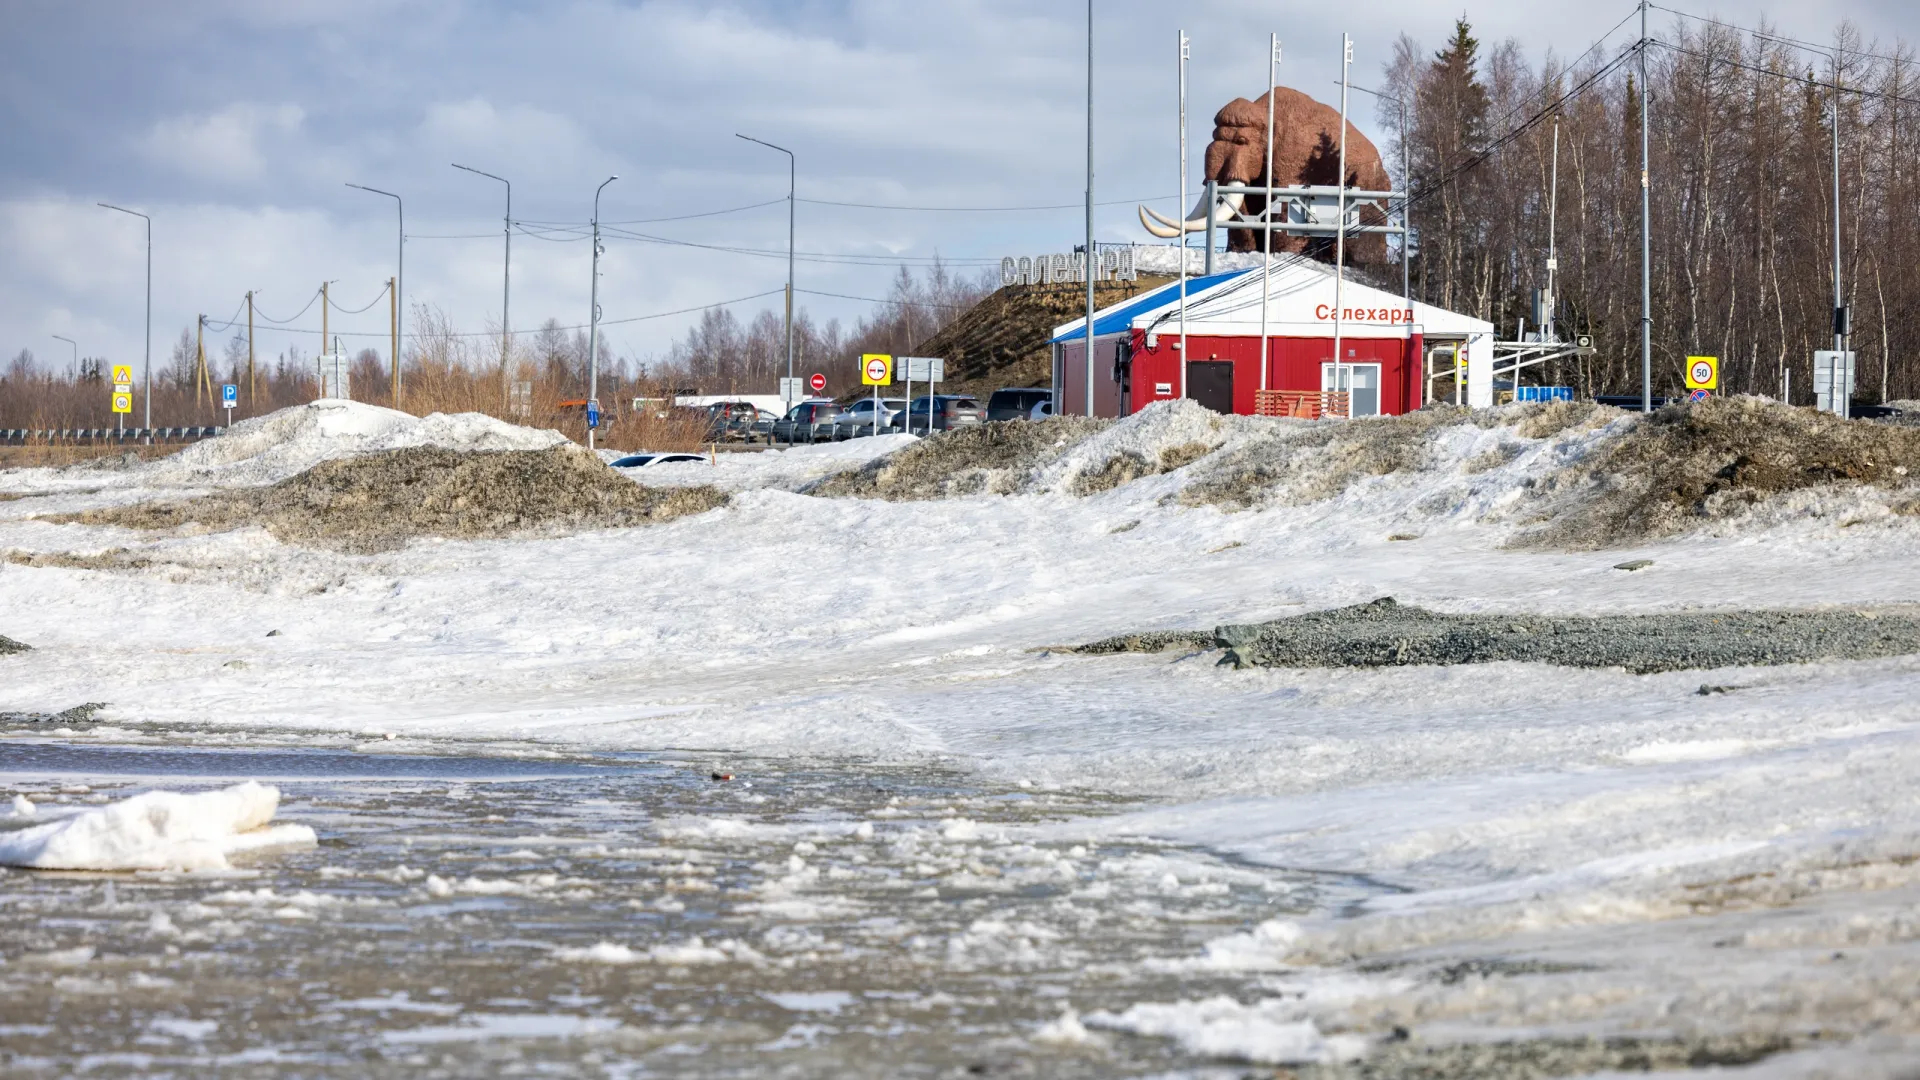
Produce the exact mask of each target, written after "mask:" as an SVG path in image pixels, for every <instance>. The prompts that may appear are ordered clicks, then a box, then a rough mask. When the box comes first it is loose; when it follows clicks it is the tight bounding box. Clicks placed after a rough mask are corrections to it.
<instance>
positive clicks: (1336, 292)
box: [1333, 34, 1353, 418]
mask: <svg viewBox="0 0 1920 1080" xmlns="http://www.w3.org/2000/svg"><path fill="white" fill-rule="evenodd" d="M1352 66H1353V39H1352V38H1351V37H1348V36H1347V35H1346V34H1341V35H1340V178H1339V180H1340V199H1339V204H1338V206H1339V210H1338V216H1337V218H1336V219H1335V222H1334V226H1333V386H1334V389H1335V390H1338V389H1339V388H1340V366H1341V363H1342V358H1341V354H1340V304H1341V303H1342V297H1343V295H1344V289H1343V286H1345V284H1346V279H1347V265H1346V264H1347V69H1349V68H1351V67H1352ZM1347 381H1348V382H1349V383H1351V382H1352V377H1351V376H1349V377H1348V380H1347ZM1347 395H1348V396H1347V416H1348V417H1349V418H1351V417H1352V416H1353V396H1352V395H1353V387H1352V386H1351V385H1349V386H1348V387H1347Z"/></svg>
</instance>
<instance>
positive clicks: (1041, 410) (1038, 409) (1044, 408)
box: [1027, 398, 1053, 420]
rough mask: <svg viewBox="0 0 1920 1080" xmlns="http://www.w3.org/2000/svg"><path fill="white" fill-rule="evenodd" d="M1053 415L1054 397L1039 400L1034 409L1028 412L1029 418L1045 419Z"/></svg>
mask: <svg viewBox="0 0 1920 1080" xmlns="http://www.w3.org/2000/svg"><path fill="white" fill-rule="evenodd" d="M1052 415H1053V399H1052V398H1046V399H1044V400H1042V401H1039V402H1037V403H1036V404H1035V405H1034V406H1033V411H1032V412H1029V413H1028V414H1027V419H1029V420H1045V419H1046V418H1047V417H1049V416H1052Z"/></svg>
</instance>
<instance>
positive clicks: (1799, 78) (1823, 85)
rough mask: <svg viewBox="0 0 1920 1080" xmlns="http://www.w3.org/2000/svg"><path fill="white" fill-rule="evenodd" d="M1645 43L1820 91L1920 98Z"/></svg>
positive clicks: (1652, 41) (1908, 100) (1892, 98)
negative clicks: (1805, 85)
mask: <svg viewBox="0 0 1920 1080" xmlns="http://www.w3.org/2000/svg"><path fill="white" fill-rule="evenodd" d="M1647 41H1648V43H1649V44H1652V45H1658V46H1660V47H1661V48H1663V49H1666V50H1668V51H1670V52H1676V53H1679V54H1681V55H1683V56H1691V57H1693V58H1694V59H1696V60H1706V61H1708V62H1710V63H1715V64H1725V65H1727V66H1728V67H1735V68H1739V69H1741V70H1742V71H1751V72H1753V73H1754V74H1756V75H1771V76H1773V77H1774V78H1776V79H1780V80H1782V81H1785V82H1791V83H1800V84H1809V83H1810V84H1812V85H1814V86H1817V87H1819V88H1820V89H1822V90H1835V89H1837V90H1839V91H1840V92H1841V93H1843V94H1858V95H1859V96H1861V97H1870V98H1878V99H1880V100H1882V101H1898V102H1901V103H1902V104H1906V105H1920V98H1910V97H1903V96H1901V95H1899V94H1889V93H1886V92H1885V91H1882V90H1866V89H1861V88H1857V87H1852V86H1840V87H1835V86H1834V85H1833V84H1832V83H1827V82H1821V81H1819V80H1818V79H1809V78H1807V77H1806V76H1804V75H1795V74H1790V73H1787V72H1783V71H1775V70H1773V69H1771V68H1763V67H1758V66H1756V65H1754V64H1746V63H1742V62H1740V61H1738V60H1731V59H1728V58H1727V57H1724V56H1713V55H1711V54H1709V53H1703V52H1697V51H1695V50H1693V49H1687V48H1682V47H1681V46H1679V45H1675V44H1673V43H1671V42H1667V41H1661V40H1660V39H1659V38H1648V39H1647Z"/></svg>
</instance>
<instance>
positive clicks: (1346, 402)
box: [1253, 390, 1353, 420]
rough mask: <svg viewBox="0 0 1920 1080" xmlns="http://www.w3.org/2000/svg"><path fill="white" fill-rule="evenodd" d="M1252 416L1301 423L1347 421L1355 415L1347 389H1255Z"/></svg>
mask: <svg viewBox="0 0 1920 1080" xmlns="http://www.w3.org/2000/svg"><path fill="white" fill-rule="evenodd" d="M1253 413H1254V415H1255V416H1290V417H1294V418H1295V419H1300V420H1321V419H1333V418H1339V419H1346V418H1347V417H1349V416H1352V415H1353V404H1352V400H1351V395H1349V394H1348V392H1347V391H1345V390H1255V391H1254V392H1253Z"/></svg>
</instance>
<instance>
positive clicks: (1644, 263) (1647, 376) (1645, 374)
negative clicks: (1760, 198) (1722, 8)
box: [1640, 0, 1653, 413]
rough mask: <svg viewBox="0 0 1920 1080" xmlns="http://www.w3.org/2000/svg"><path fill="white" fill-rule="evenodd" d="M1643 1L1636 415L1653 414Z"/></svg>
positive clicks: (1643, 11)
mask: <svg viewBox="0 0 1920 1080" xmlns="http://www.w3.org/2000/svg"><path fill="white" fill-rule="evenodd" d="M1647 146H1648V139H1647V0H1640V411H1641V412H1642V413H1650V412H1652V411H1653V195H1652V191H1651V187H1650V183H1649V176H1648V169H1649V168H1650V165H1649V163H1648V162H1649V157H1648V153H1647Z"/></svg>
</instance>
